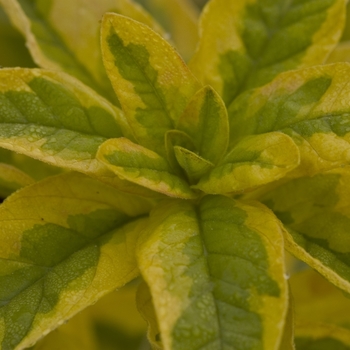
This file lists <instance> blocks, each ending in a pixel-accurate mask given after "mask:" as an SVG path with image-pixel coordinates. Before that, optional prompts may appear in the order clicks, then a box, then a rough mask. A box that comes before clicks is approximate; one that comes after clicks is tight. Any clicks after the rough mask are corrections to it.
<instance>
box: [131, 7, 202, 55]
mask: <svg viewBox="0 0 350 350" xmlns="http://www.w3.org/2000/svg"><path fill="white" fill-rule="evenodd" d="M136 1H137V2H139V3H140V4H142V6H143V7H144V8H146V9H147V10H148V11H149V12H150V13H151V14H152V16H153V17H154V18H156V19H157V20H158V22H159V23H160V24H161V25H162V26H163V27H164V28H165V30H166V31H167V32H168V33H167V34H168V36H169V37H168V38H167V39H170V41H173V42H174V43H175V45H176V47H177V49H178V50H179V52H180V54H181V56H182V57H183V58H184V59H185V60H186V61H187V60H188V59H190V58H191V57H192V55H193V53H194V50H195V48H196V45H197V43H198V28H197V18H198V15H199V13H198V10H197V9H196V7H195V6H194V5H193V4H192V2H191V1H190V0H136Z"/></svg>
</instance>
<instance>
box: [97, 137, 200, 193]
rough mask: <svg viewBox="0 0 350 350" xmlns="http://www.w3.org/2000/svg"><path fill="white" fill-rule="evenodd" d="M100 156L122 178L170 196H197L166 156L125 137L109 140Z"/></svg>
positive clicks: (99, 153)
mask: <svg viewBox="0 0 350 350" xmlns="http://www.w3.org/2000/svg"><path fill="white" fill-rule="evenodd" d="M97 157H98V159H99V160H100V161H101V162H102V163H104V164H106V166H107V167H108V168H109V169H111V170H112V171H113V172H114V173H115V174H117V175H118V176H119V177H120V178H121V179H125V180H128V181H131V182H133V183H135V184H138V185H141V186H144V187H146V188H149V189H151V190H153V191H156V192H160V193H163V194H165V195H168V196H170V197H178V198H186V199H189V198H196V194H195V193H194V192H193V191H192V190H191V189H190V187H189V185H188V184H187V182H186V181H185V179H183V178H181V177H180V176H179V175H178V174H177V173H175V172H174V171H173V170H172V169H171V167H170V166H169V163H168V162H167V161H166V160H165V159H164V158H162V157H161V156H160V155H158V154H157V153H155V152H153V151H151V150H149V149H147V148H145V147H142V146H140V145H137V144H135V143H133V142H131V141H130V140H128V139H126V138H119V139H111V140H108V141H106V142H105V143H104V144H102V146H101V147H100V148H99V152H98V154H97Z"/></svg>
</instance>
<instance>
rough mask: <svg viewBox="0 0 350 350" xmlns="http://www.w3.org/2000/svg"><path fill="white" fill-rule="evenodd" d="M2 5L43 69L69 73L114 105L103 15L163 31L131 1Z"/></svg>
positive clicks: (7, 0)
mask: <svg viewBox="0 0 350 350" xmlns="http://www.w3.org/2000/svg"><path fill="white" fill-rule="evenodd" d="M0 4H2V5H3V7H4V9H5V10H6V12H7V14H8V15H9V16H10V18H11V19H12V21H13V23H14V24H15V25H16V27H17V28H18V29H19V30H20V31H21V32H22V33H23V35H24V36H25V38H26V40H27V42H28V48H29V50H30V52H31V54H32V56H33V58H34V60H35V62H36V63H37V64H38V65H39V66H40V67H42V68H47V69H54V70H60V71H63V72H66V73H69V74H71V75H73V76H74V77H76V78H78V79H80V80H81V81H82V82H84V83H85V84H87V85H89V86H90V87H92V88H94V89H95V90H96V91H98V92H99V93H100V94H102V95H103V96H105V97H107V98H109V99H110V100H112V101H116V97H115V94H114V92H113V89H112V87H111V84H110V82H109V80H108V78H107V76H106V73H105V71H104V69H103V64H102V59H101V50H100V38H99V26H100V19H101V17H102V15H103V14H104V13H105V12H107V11H117V12H119V13H121V14H123V15H126V16H130V17H132V18H135V19H136V20H138V21H141V22H145V23H146V24H147V25H150V26H152V27H153V28H154V29H155V30H160V28H159V26H157V24H156V23H155V22H154V21H152V19H151V17H150V16H149V15H148V14H147V13H146V12H145V11H143V10H142V8H141V7H140V6H138V5H136V4H134V3H133V2H132V1H130V0H118V1H114V0H98V1H94V0H76V1H70V0H51V1H40V0H34V1H26V0H24V1H23V0H0ZM62 18H64V20H62Z"/></svg>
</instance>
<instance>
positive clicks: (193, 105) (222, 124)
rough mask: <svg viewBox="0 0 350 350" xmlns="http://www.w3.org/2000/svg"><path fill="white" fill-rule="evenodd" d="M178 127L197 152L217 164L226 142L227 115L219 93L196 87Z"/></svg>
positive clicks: (227, 130) (227, 131) (223, 152)
mask: <svg viewBox="0 0 350 350" xmlns="http://www.w3.org/2000/svg"><path fill="white" fill-rule="evenodd" d="M177 129H180V130H182V131H184V132H185V133H187V134H188V135H189V136H190V137H191V138H192V140H193V141H194V143H195V146H196V148H197V152H198V155H199V156H201V157H203V158H205V159H207V160H208V161H209V162H212V163H214V164H216V163H217V162H218V161H219V160H220V159H221V158H222V157H223V155H224V154H225V151H226V149H227V145H228V136H229V135H228V133H229V126H228V117H227V111H226V108H225V105H224V103H223V101H222V99H221V97H220V96H219V95H218V94H217V93H216V92H215V91H214V90H213V89H212V88H211V87H210V86H206V87H204V88H203V89H201V90H199V91H198V92H197V93H196V94H195V95H194V96H193V98H192V100H191V101H190V103H189V104H188V106H187V107H186V109H185V111H184V113H183V115H182V116H181V118H180V119H179V122H178V124H177Z"/></svg>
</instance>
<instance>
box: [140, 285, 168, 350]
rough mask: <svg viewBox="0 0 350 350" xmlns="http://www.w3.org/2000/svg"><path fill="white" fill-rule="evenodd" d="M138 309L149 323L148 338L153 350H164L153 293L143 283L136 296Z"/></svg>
mask: <svg viewBox="0 0 350 350" xmlns="http://www.w3.org/2000/svg"><path fill="white" fill-rule="evenodd" d="M136 303H137V308H138V309H139V311H140V313H141V315H142V317H143V318H144V319H145V320H146V321H147V322H148V332H147V337H148V340H149V341H150V343H151V344H152V349H153V350H162V349H163V346H162V342H161V339H160V331H159V326H158V320H157V316H156V312H155V310H154V305H153V301H152V295H151V292H150V290H149V288H148V286H147V284H146V283H145V282H142V283H141V284H140V286H139V288H138V290H137V294H136Z"/></svg>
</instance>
